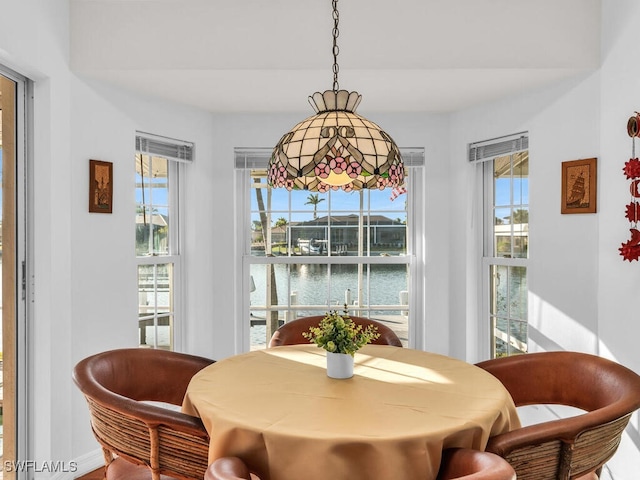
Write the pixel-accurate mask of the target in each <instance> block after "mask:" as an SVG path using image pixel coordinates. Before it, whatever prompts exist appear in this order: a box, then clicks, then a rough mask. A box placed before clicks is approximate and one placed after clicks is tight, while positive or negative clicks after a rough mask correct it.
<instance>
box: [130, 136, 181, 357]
mask: <svg viewBox="0 0 640 480" xmlns="http://www.w3.org/2000/svg"><path fill="white" fill-rule="evenodd" d="M149 150H151V151H149ZM185 151H186V152H187V153H186V154H185V153H184V152H185ZM192 152H193V144H192V143H189V142H184V141H181V140H174V139H168V138H166V137H159V136H155V135H151V134H147V133H142V132H137V134H136V150H135V153H136V157H137V155H138V154H143V155H150V156H153V157H160V158H164V159H166V160H167V172H168V174H167V189H168V198H167V203H168V205H167V212H168V213H167V216H168V218H169V219H170V224H169V225H170V228H169V236H168V242H169V248H168V252H167V253H166V254H158V253H153V252H152V253H150V254H149V255H145V256H139V255H138V254H137V252H135V259H136V285H137V288H138V298H139V294H140V290H139V281H138V279H137V278H138V272H139V267H141V266H145V265H154V266H161V265H171V268H172V277H171V278H170V282H171V297H172V298H171V302H170V304H172V307H173V308H170V309H169V312H158V311H157V305H156V311H155V312H154V315H153V318H154V326H155V327H157V326H158V322H157V320H158V317H163V316H166V315H169V316H170V317H171V322H170V327H171V328H170V334H169V335H170V343H169V350H172V351H179V350H181V347H182V338H183V329H184V288H183V282H184V280H183V274H182V272H183V262H184V258H183V255H181V241H182V232H183V230H184V228H183V218H184V215H183V212H184V202H183V201H182V195H181V192H182V191H183V188H182V187H183V184H182V182H183V178H184V174H183V173H184V172H183V170H184V168H185V164H186V163H190V162H191V161H192V159H193V156H192ZM173 155H176V156H175V157H174V156H173ZM185 155H188V157H187V158H188V160H185ZM137 188H138V187H137V185H136V191H137ZM135 204H136V215H137V207H138V206H139V203H138V201H137V199H136V202H135ZM151 205H153V204H151ZM139 303H140V302H139V301H138V307H137V308H138V311H137V315H136V316H137V318H138V321H137V323H138V327H137V332H138V334H137V335H138V340H140V320H139V319H140V304H139ZM154 340H155V342H157V340H158V335H157V330H156V335H154ZM138 344H139V345H140V343H138ZM149 347H151V348H158V345H157V343H156V344H155V345H153V346H149Z"/></svg>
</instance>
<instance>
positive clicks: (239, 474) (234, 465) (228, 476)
mask: <svg viewBox="0 0 640 480" xmlns="http://www.w3.org/2000/svg"><path fill="white" fill-rule="evenodd" d="M204 480H260V479H259V478H258V477H257V476H255V475H253V474H252V473H251V472H250V471H249V467H248V466H247V464H246V463H244V462H243V461H242V460H241V459H240V458H238V457H220V458H218V459H216V460H214V461H213V463H212V464H211V465H209V468H208V469H207V472H206V473H205V475H204Z"/></svg>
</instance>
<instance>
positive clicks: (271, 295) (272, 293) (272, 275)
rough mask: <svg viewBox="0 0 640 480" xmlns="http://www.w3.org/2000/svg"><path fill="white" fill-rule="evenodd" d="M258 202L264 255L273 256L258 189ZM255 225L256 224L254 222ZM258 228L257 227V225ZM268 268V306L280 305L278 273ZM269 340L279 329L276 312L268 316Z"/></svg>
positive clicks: (258, 189)
mask: <svg viewBox="0 0 640 480" xmlns="http://www.w3.org/2000/svg"><path fill="white" fill-rule="evenodd" d="M253 181H254V182H255V183H262V181H261V179H260V178H254V179H253ZM255 190H256V201H257V203H258V211H259V212H260V228H261V230H262V233H263V235H265V237H264V240H265V242H264V254H265V255H269V254H271V242H270V239H269V237H270V236H268V235H267V234H268V229H269V223H268V222H267V215H266V213H265V212H266V210H265V208H264V198H263V197H262V189H261V188H256V189H255ZM254 225H255V222H254ZM256 227H257V225H256ZM266 267H267V275H268V276H269V279H270V282H269V283H271V289H270V290H269V291H267V305H270V306H272V305H278V289H277V287H276V272H275V269H274V268H273V265H266ZM266 323H267V325H266V327H267V338H271V335H273V332H275V331H276V329H277V328H278V311H277V310H274V311H272V312H271V313H270V314H269V315H268V319H267V322H266Z"/></svg>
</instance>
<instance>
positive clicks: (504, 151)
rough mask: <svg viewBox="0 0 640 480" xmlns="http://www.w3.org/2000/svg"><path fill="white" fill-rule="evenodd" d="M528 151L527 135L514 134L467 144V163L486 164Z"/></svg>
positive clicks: (525, 133) (522, 133) (524, 133)
mask: <svg viewBox="0 0 640 480" xmlns="http://www.w3.org/2000/svg"><path fill="white" fill-rule="evenodd" d="M528 149H529V134H528V133H527V132H521V133H516V134H514V135H509V136H506V137H498V138H492V139H490V140H484V141H482V142H476V143H470V144H469V161H470V162H486V161H488V160H493V159H494V158H496V157H500V156H503V155H508V154H511V153H516V152H521V151H524V150H528Z"/></svg>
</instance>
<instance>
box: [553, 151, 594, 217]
mask: <svg viewBox="0 0 640 480" xmlns="http://www.w3.org/2000/svg"><path fill="white" fill-rule="evenodd" d="M597 178H598V173H597V159H596V158H586V159H583V160H571V161H569V162H562V203H561V205H560V213H596V211H597V205H596V202H597Z"/></svg>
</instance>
